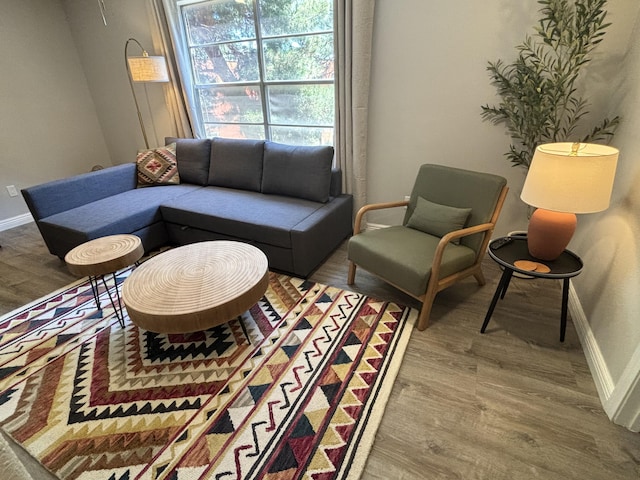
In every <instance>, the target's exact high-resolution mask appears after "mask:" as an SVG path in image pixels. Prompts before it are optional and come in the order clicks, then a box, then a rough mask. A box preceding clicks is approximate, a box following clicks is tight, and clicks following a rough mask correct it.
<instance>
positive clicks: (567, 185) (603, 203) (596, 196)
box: [520, 142, 619, 213]
mask: <svg viewBox="0 0 640 480" xmlns="http://www.w3.org/2000/svg"><path fill="white" fill-rule="evenodd" d="M576 147H577V148H576ZM574 150H575V151H574ZM618 154H619V152H618V150H617V149H616V148H613V147H609V146H606V145H598V144H591V143H580V144H574V143H569V142H565V143H549V144H546V145H539V146H538V147H537V148H536V151H535V153H534V155H533V159H532V161H531V165H530V167H529V173H528V174H527V178H526V180H525V182H524V186H523V187H522V194H521V195H520V198H521V199H522V200H523V201H524V202H525V203H527V204H529V205H532V206H534V207H538V208H543V209H545V210H553V211H556V212H569V213H594V212H601V211H602V210H606V209H607V208H608V207H609V200H610V199H611V190H612V189H613V181H614V179H615V174H616V165H617V163H618Z"/></svg>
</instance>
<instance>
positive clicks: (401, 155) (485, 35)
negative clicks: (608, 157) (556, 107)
mask: <svg viewBox="0 0 640 480" xmlns="http://www.w3.org/2000/svg"><path fill="white" fill-rule="evenodd" d="M400 3H401V4H402V6H401V7H400V6H399V3H398V2H397V1H393V0H378V1H377V2H376V12H375V24H374V44H373V64H372V83H371V96H370V107H371V109H370V116H369V119H370V127H369V145H368V151H369V156H368V158H369V163H368V172H369V176H368V191H367V195H368V200H369V201H370V202H379V201H391V200H402V198H403V197H404V196H405V195H408V194H409V193H410V190H411V186H412V182H413V180H414V178H415V174H416V172H417V170H418V167H419V166H420V165H421V164H423V163H444V164H448V165H453V166H457V167H461V168H471V169H476V170H481V171H486V172H491V173H496V174H499V175H502V176H505V177H507V180H508V183H509V186H510V189H511V190H510V192H509V195H508V197H507V202H506V204H505V208H504V210H503V213H502V216H501V218H500V221H499V224H498V228H497V230H498V233H506V232H507V231H509V230H514V229H521V228H526V221H527V216H526V215H527V214H526V206H525V205H524V204H522V202H520V200H519V193H520V189H521V186H522V183H523V181H524V178H525V174H526V171H525V170H524V169H523V168H522V167H512V166H511V164H510V163H509V162H508V161H507V160H506V159H505V158H504V152H506V151H507V149H508V145H509V137H508V136H507V135H506V132H505V129H504V128H500V127H495V126H492V125H491V124H489V123H486V122H483V121H482V119H481V116H480V113H481V108H480V107H481V105H483V104H487V103H491V104H493V103H495V102H496V100H497V99H496V96H495V90H494V88H493V87H492V86H491V85H490V83H489V76H488V74H487V72H486V66H487V62H488V61H489V60H497V59H499V58H503V59H509V58H512V57H513V56H514V49H513V47H514V46H515V45H516V44H517V43H519V42H521V41H522V40H523V32H524V30H525V29H524V26H525V25H531V24H532V23H533V21H534V19H535V12H536V10H537V4H536V3H535V2H512V1H508V0H487V1H483V2H476V1H471V0H467V1H457V2H451V1H447V0H431V1H428V2H424V1H420V0H403V1H402V2H400ZM370 219H371V221H372V222H374V223H382V224H385V223H390V222H391V221H393V218H392V217H391V216H390V215H386V214H382V215H378V216H375V215H371V216H370Z"/></svg>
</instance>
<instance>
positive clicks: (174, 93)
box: [149, 0, 193, 138]
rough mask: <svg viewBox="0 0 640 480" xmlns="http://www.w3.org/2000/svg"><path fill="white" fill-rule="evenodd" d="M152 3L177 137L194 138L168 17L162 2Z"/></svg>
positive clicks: (154, 33)
mask: <svg viewBox="0 0 640 480" xmlns="http://www.w3.org/2000/svg"><path fill="white" fill-rule="evenodd" d="M149 1H150V15H151V16H152V19H153V22H152V24H153V25H154V26H155V28H153V29H152V32H151V33H152V37H153V48H154V50H155V51H156V52H159V53H160V54H161V55H164V57H165V58H166V59H167V67H168V70H169V77H170V78H171V82H170V83H168V84H167V85H166V86H165V90H164V95H165V101H166V103H167V107H168V108H169V113H170V114H171V118H172V121H173V124H174V128H175V136H176V137H179V138H193V128H192V125H193V123H192V122H191V119H190V118H189V109H188V108H187V106H186V104H185V101H184V98H185V96H184V92H183V87H182V80H181V78H180V73H179V72H180V70H179V69H178V62H177V59H176V55H175V48H174V46H173V44H172V40H171V34H170V30H169V28H170V27H169V24H168V22H167V15H166V10H165V8H164V5H163V3H162V0H149Z"/></svg>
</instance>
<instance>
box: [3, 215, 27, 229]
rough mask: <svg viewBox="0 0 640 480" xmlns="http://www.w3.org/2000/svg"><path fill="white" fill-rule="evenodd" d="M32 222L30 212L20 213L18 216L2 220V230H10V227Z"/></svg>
mask: <svg viewBox="0 0 640 480" xmlns="http://www.w3.org/2000/svg"><path fill="white" fill-rule="evenodd" d="M30 222H33V217H32V216H31V214H30V213H23V214H22V215H18V216H17V217H12V218H7V219H5V220H0V232H2V231H4V230H9V229H10V228H14V227H19V226H20V225H24V224H26V223H30Z"/></svg>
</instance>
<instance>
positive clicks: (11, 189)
mask: <svg viewBox="0 0 640 480" xmlns="http://www.w3.org/2000/svg"><path fill="white" fill-rule="evenodd" d="M7 192H9V196H10V197H17V196H18V190H16V187H15V185H7Z"/></svg>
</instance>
